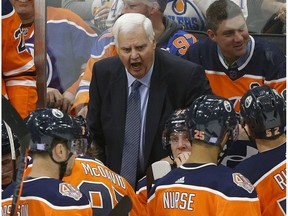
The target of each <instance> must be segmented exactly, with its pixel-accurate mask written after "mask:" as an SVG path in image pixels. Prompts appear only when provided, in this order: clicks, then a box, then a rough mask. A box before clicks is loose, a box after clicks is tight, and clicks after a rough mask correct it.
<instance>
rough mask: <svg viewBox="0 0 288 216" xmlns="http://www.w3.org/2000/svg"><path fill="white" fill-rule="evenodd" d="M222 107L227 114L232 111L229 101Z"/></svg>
mask: <svg viewBox="0 0 288 216" xmlns="http://www.w3.org/2000/svg"><path fill="white" fill-rule="evenodd" d="M224 107H225V110H226V111H227V112H231V111H232V106H231V104H230V103H229V101H224Z"/></svg>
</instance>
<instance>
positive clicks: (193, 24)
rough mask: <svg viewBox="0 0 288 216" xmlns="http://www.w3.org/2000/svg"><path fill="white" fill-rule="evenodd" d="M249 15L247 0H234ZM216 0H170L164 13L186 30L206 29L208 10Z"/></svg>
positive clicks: (245, 14)
mask: <svg viewBox="0 0 288 216" xmlns="http://www.w3.org/2000/svg"><path fill="white" fill-rule="evenodd" d="M232 1H233V2H235V3H236V4H237V5H239V7H240V8H241V9H242V12H243V15H244V17H245V19H247V17H248V8H247V0H232ZM213 2H215V0H168V2H167V6H166V9H165V11H164V14H165V15H166V16H168V17H169V18H170V19H171V20H174V21H176V22H177V23H179V24H181V25H183V26H184V29H185V30H197V31H203V30H205V27H206V23H205V17H206V11H207V9H208V7H209V6H210V5H211V4H212V3H213Z"/></svg>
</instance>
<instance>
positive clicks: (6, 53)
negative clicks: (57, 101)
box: [2, 0, 38, 118]
mask: <svg viewBox="0 0 288 216" xmlns="http://www.w3.org/2000/svg"><path fill="white" fill-rule="evenodd" d="M2 95H4V96H5V97H6V98H7V99H9V101H10V102H11V104H12V105H13V107H14V108H15V109H16V110H17V112H18V113H19V114H20V116H21V117H22V118H25V117H26V116H27V115H28V114H29V113H30V112H31V111H33V110H34V109H35V108H36V102H37V99H38V97H37V90H36V72H35V66H34V61H33V58H32V56H31V55H30V53H29V52H28V51H27V50H26V47H25V42H24V38H23V34H22V30H21V20H20V18H19V16H18V15H17V13H16V12H15V10H14V8H13V6H12V5H11V3H10V1H9V0H3V1H2Z"/></svg>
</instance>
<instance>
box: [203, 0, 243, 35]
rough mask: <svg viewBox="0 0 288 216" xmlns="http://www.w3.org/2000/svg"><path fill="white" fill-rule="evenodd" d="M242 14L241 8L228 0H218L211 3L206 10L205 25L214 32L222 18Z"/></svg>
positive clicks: (225, 18)
mask: <svg viewBox="0 0 288 216" xmlns="http://www.w3.org/2000/svg"><path fill="white" fill-rule="evenodd" d="M239 15H241V16H242V17H243V18H244V15H243V13H242V11H241V8H240V7H239V6H238V5H237V4H235V3H234V2H232V1H230V0H218V1H215V2H214V3H212V4H211V5H210V6H209V8H208V9H207V11H206V26H207V29H211V30H212V31H214V32H216V31H217V29H218V26H219V24H220V23H221V22H222V21H223V20H227V19H231V18H233V17H236V16H239Z"/></svg>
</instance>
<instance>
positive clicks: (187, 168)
mask: <svg viewBox="0 0 288 216" xmlns="http://www.w3.org/2000/svg"><path fill="white" fill-rule="evenodd" d="M147 208H148V209H147V211H148V213H149V215H151V216H152V215H155V216H156V215H157V216H164V215H165V216H169V215H171V216H172V215H173V216H174V215H181V216H186V215H187V216H188V215H195V216H196V215H201V216H202V215H209V216H213V215H215V216H216V215H217V216H224V215H227V216H231V215H233V216H237V215H239V216H243V215H253V216H256V215H261V214H260V203H259V199H258V198H257V194H256V192H255V190H254V187H253V185H251V183H250V182H249V181H248V180H247V179H246V178H245V177H244V176H242V175H241V174H240V173H232V171H231V169H229V168H228V167H224V166H216V165H215V164H203V165H201V164H184V165H183V166H181V167H180V168H176V169H173V170H172V171H171V172H169V173H168V174H167V175H166V176H164V177H163V178H161V179H159V180H158V181H157V182H156V183H155V185H154V187H153V188H152V190H151V191H150V192H149V199H148V204H147Z"/></svg>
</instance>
